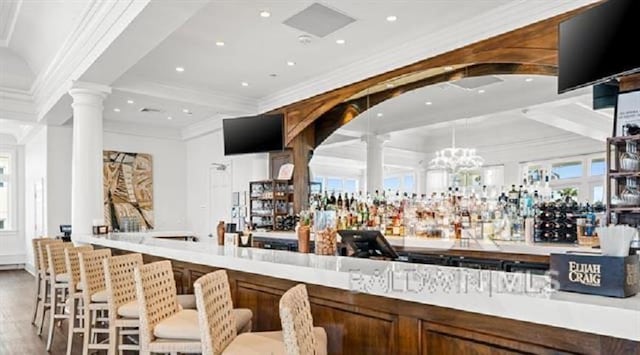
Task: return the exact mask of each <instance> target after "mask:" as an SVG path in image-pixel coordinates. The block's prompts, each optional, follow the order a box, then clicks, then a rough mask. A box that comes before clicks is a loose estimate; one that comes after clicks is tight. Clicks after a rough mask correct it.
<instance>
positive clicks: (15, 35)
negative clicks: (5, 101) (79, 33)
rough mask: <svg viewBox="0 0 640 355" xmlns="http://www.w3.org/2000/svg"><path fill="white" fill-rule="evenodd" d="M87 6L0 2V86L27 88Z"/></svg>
mask: <svg viewBox="0 0 640 355" xmlns="http://www.w3.org/2000/svg"><path fill="white" fill-rule="evenodd" d="M89 3H90V1H84V0H82V1H70V0H46V1H33V0H0V49H2V51H1V52H0V63H1V64H2V65H1V68H0V69H1V70H2V73H3V75H1V76H0V86H5V87H10V88H17V89H23V90H25V89H29V88H30V85H31V84H32V83H33V80H34V79H35V77H37V76H38V75H39V74H40V73H41V72H42V71H44V70H45V69H46V67H47V65H48V64H49V63H50V62H51V61H52V59H53V57H54V56H55V55H56V53H57V52H58V50H59V49H60V47H61V46H62V44H63V42H64V41H65V40H66V39H67V37H68V36H69V35H70V33H71V32H72V31H73V29H75V28H76V26H77V24H78V21H80V19H81V16H82V14H83V13H84V10H85V9H86V8H87V6H88V5H89ZM2 47H4V48H2ZM7 52H13V53H12V54H8V53H7ZM25 67H28V68H29V71H27V70H25ZM4 73H9V75H5V74H4ZM7 76H11V77H12V78H7ZM25 87H26V88H25Z"/></svg>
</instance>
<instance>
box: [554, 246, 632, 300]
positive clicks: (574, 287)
mask: <svg viewBox="0 0 640 355" xmlns="http://www.w3.org/2000/svg"><path fill="white" fill-rule="evenodd" d="M638 260H639V259H638V255H631V256H627V257H614V256H600V255H585V254H551V275H552V277H553V279H554V281H556V284H557V285H558V287H559V289H560V290H562V291H572V292H580V293H588V294H595V295H602V296H612V297H629V296H633V295H635V294H636V293H638V291H639V289H640V264H639V263H638Z"/></svg>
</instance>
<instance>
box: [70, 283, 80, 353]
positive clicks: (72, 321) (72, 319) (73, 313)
mask: <svg viewBox="0 0 640 355" xmlns="http://www.w3.org/2000/svg"><path fill="white" fill-rule="evenodd" d="M69 297H70V298H69V300H70V301H71V304H70V305H69V321H68V322H67V326H68V327H69V331H68V333H67V355H71V349H72V348H73V329H74V328H75V327H76V307H77V305H78V300H77V299H76V298H75V297H73V296H72V295H70V296H69Z"/></svg>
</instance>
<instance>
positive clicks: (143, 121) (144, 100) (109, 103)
mask: <svg viewBox="0 0 640 355" xmlns="http://www.w3.org/2000/svg"><path fill="white" fill-rule="evenodd" d="M129 100H131V101H133V103H131V104H130V103H128V101H129ZM145 107H146V108H153V109H158V110H160V111H161V112H140V110H141V109H142V108H145ZM104 108H105V110H104V118H105V120H107V121H119V122H125V123H129V124H138V125H142V126H147V125H150V126H158V127H171V128H182V127H186V126H188V125H191V124H193V123H196V122H200V121H202V120H205V119H207V118H210V117H213V116H214V115H216V113H217V112H216V110H215V109H213V108H211V107H207V106H202V105H195V104H192V103H187V102H180V101H176V100H166V99H162V98H157V97H151V96H147V95H139V94H133V93H127V92H122V91H119V90H113V92H112V93H111V95H109V96H108V97H107V99H106V100H105V103H104ZM115 109H118V110H120V112H116V111H114V110H115ZM184 109H187V110H188V111H189V112H190V114H188V113H185V112H183V110H184ZM168 117H171V120H169V119H168Z"/></svg>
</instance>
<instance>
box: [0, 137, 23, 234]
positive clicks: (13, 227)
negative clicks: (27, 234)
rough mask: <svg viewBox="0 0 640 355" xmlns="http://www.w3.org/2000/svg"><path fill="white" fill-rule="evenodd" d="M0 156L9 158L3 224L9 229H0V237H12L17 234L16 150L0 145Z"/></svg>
mask: <svg viewBox="0 0 640 355" xmlns="http://www.w3.org/2000/svg"><path fill="white" fill-rule="evenodd" d="M0 154H7V155H8V156H9V174H7V175H8V177H9V178H8V180H7V181H8V184H7V185H8V191H7V196H8V206H7V219H6V221H5V224H7V222H8V225H9V228H7V229H1V230H0V235H14V234H15V233H16V232H18V226H17V224H18V183H19V182H18V178H17V177H18V149H17V148H15V147H11V146H3V145H0ZM5 186H6V185H5Z"/></svg>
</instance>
